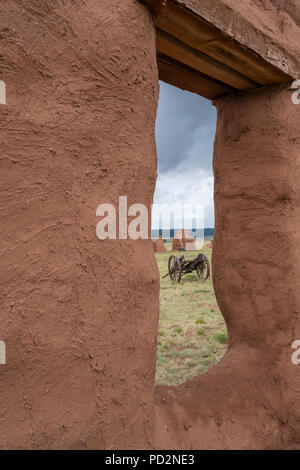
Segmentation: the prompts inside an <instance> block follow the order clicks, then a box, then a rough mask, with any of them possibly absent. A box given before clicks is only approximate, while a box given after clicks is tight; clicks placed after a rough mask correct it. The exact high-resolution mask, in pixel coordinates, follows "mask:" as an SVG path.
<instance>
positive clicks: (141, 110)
mask: <svg viewBox="0 0 300 470" xmlns="http://www.w3.org/2000/svg"><path fill="white" fill-rule="evenodd" d="M0 29H1V37H0V48H1V49H0V55H1V76H0V79H1V80H4V81H5V83H6V89H7V105H6V106H2V105H1V106H0V119H1V126H0V136H1V148H0V164H1V178H0V184H1V188H0V193H1V233H0V241H1V244H0V254H1V278H0V303H1V308H0V339H1V340H5V342H6V346H7V364H6V365H5V366H0V406H1V416H0V447H1V448H40V447H43V448H75V447H76V448H89V447H97V448H113V447H117V448H124V447H125V448H130V447H147V446H149V439H150V436H151V435H152V429H151V424H150V422H149V416H150V415H151V416H152V394H153V387H154V366H155V338H156V328H157V320H158V289H159V286H158V273H157V267H156V264H155V259H154V255H153V249H152V242H151V240H149V241H138V242H134V241H126V240H122V241H110V240H106V241H100V240H98V239H97V237H96V224H97V222H98V219H97V218H96V209H97V207H98V206H99V204H101V203H113V204H117V203H118V197H119V195H128V196H129V198H128V204H131V203H133V202H140V203H144V204H146V205H148V206H149V205H150V204H151V202H152V196H153V191H154V185H155V178H156V156H155V138H154V122H155V116H156V106H157V95H158V81H157V70H156V57H155V34H154V28H153V25H152V19H151V15H150V13H149V12H148V10H147V9H146V8H145V7H144V6H143V5H141V4H140V3H138V2H136V1H135V0H113V1H112V0H101V1H80V0H78V1H66V0H65V1H63V0H61V1H60V0H57V1H52V2H48V1H46V0H36V1H34V0H28V1H26V2H19V1H13V0H12V1H9V2H4V3H3V4H2V5H1V19H0ZM141 260H142V262H141ZM145 266H147V269H145Z"/></svg>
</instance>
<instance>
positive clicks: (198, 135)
mask: <svg viewBox="0 0 300 470" xmlns="http://www.w3.org/2000/svg"><path fill="white" fill-rule="evenodd" d="M160 87H161V88H160V99H159V107H158V115H157V121H156V143H157V154H158V180H157V184H156V191H155V197H154V202H155V203H158V204H180V203H192V204H196V203H202V204H203V205H204V214H205V226H206V227H213V226H214V208H213V172H212V155H213V142H214V136H215V129H216V110H215V107H214V106H213V105H212V104H211V102H210V101H208V100H206V99H205V98H202V97H200V96H198V95H195V94H193V93H189V92H186V91H182V90H179V89H178V88H175V87H172V86H170V85H167V84H166V83H163V82H160Z"/></svg>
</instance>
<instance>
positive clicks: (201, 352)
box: [155, 244, 227, 385]
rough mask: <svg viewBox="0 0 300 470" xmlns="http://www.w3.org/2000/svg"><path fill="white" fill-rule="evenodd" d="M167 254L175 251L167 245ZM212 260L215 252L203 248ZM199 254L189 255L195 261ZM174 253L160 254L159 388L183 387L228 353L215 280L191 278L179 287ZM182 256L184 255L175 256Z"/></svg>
mask: <svg viewBox="0 0 300 470" xmlns="http://www.w3.org/2000/svg"><path fill="white" fill-rule="evenodd" d="M166 247H167V250H170V249H171V246H170V245H169V244H166ZM201 252H202V253H205V254H206V255H207V256H208V257H209V259H211V249H207V248H205V247H204V248H203V249H202V250H201ZM198 253H199V252H193V251H190V252H185V253H184V255H185V258H186V259H189V258H194V257H195V256H197V254H198ZM170 254H171V253H156V255H155V256H156V259H157V263H158V267H159V271H160V275H161V279H160V282H161V284H160V321H159V333H158V349H157V369H156V384H157V385H179V384H181V383H183V382H185V381H186V380H188V379H191V378H192V377H194V376H195V375H198V374H202V373H204V372H206V371H207V370H208V369H210V368H211V367H212V366H213V365H215V364H216V363H217V362H218V361H219V360H220V359H221V358H222V357H223V355H224V354H225V351H226V349H227V331H226V325H225V322H224V319H223V316H222V314H221V312H220V310H219V308H218V305H217V301H216V298H215V294H214V290H213V285H212V279H211V277H210V279H209V280H207V281H206V282H205V283H202V282H201V281H199V280H198V278H197V274H196V273H194V274H187V275H184V276H183V277H182V279H181V282H180V284H177V283H175V282H173V281H171V279H170V278H169V277H167V278H166V279H162V276H163V275H164V274H166V273H167V272H168V259H169V256H170ZM175 254H176V255H178V256H181V255H182V254H183V253H175Z"/></svg>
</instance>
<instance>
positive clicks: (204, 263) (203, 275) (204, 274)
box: [197, 255, 210, 282]
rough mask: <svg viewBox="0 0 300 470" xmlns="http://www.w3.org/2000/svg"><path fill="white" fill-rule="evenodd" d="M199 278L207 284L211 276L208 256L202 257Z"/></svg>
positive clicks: (198, 272) (198, 269) (198, 271)
mask: <svg viewBox="0 0 300 470" xmlns="http://www.w3.org/2000/svg"><path fill="white" fill-rule="evenodd" d="M197 276H198V279H200V281H202V282H205V281H206V280H207V279H208V278H209V276H210V263H209V260H208V258H207V256H206V255H202V256H201V263H200V264H199V266H198V268H197Z"/></svg>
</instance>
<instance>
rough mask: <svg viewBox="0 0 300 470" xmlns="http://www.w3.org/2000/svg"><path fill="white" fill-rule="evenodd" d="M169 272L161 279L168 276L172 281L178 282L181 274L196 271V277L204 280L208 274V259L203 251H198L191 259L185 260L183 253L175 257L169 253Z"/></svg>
mask: <svg viewBox="0 0 300 470" xmlns="http://www.w3.org/2000/svg"><path fill="white" fill-rule="evenodd" d="M168 269H169V272H168V273H167V274H165V276H163V279H164V278H166V277H167V276H170V278H171V279H172V281H175V282H180V280H181V277H182V275H184V274H189V273H192V272H194V271H196V273H197V276H198V279H199V280H201V281H202V282H205V281H206V280H207V279H208V278H209V276H210V263H209V259H208V257H207V256H206V255H204V254H203V253H200V254H199V255H198V256H197V257H196V258H195V259H193V260H186V259H185V257H184V255H183V256H181V257H180V258H177V256H175V255H171V256H170V258H169V261H168Z"/></svg>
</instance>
